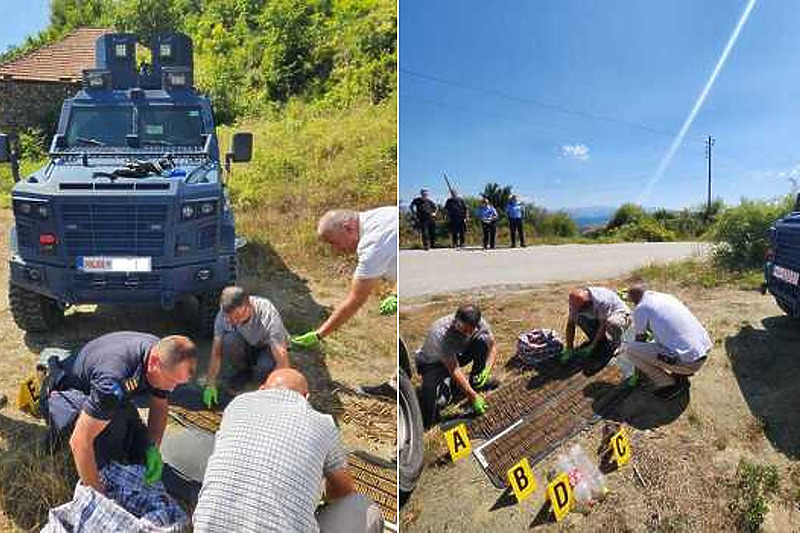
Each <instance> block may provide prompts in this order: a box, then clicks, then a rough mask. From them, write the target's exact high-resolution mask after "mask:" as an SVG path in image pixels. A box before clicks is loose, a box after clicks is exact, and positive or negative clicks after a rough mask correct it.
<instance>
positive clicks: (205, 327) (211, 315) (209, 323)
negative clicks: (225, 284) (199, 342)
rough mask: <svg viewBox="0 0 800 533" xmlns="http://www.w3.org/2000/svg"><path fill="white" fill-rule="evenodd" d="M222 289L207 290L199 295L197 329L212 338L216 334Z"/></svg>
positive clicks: (202, 335)
mask: <svg viewBox="0 0 800 533" xmlns="http://www.w3.org/2000/svg"><path fill="white" fill-rule="evenodd" d="M219 296H220V291H213V292H206V293H203V294H200V295H198V296H197V331H198V333H200V336H201V337H203V338H206V339H210V338H211V337H212V335H213V334H214V320H216V318H217V313H218V312H219Z"/></svg>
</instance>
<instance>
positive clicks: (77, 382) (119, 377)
mask: <svg viewBox="0 0 800 533" xmlns="http://www.w3.org/2000/svg"><path fill="white" fill-rule="evenodd" d="M158 341H159V339H158V337H156V336H154V335H150V334H147V333H137V332H135V331H119V332H116V333H109V334H107V335H103V336H102V337H98V338H96V339H94V340H93V341H91V342H89V343H87V344H86V345H85V346H84V347H83V348H81V350H80V351H79V352H78V354H77V355H76V356H75V357H74V358H72V359H67V361H65V363H64V365H63V366H64V371H65V377H64V379H63V380H62V383H61V385H60V387H59V388H60V389H62V390H67V389H77V390H80V391H81V392H83V393H85V394H86V395H87V396H88V399H87V400H86V403H84V405H83V411H84V412H85V413H86V414H88V415H89V416H91V417H93V418H97V419H99V420H111V418H112V417H113V416H114V413H115V412H116V411H117V409H118V408H119V407H120V406H121V405H123V404H125V402H128V401H130V400H131V399H132V398H134V397H137V396H140V395H149V394H152V395H153V396H156V397H158V398H166V397H167V395H168V392H167V391H165V390H161V389H156V388H154V387H153V386H152V385H150V383H148V381H147V373H146V370H147V357H148V355H149V354H150V350H151V349H152V348H153V346H155V345H156V344H157V343H158Z"/></svg>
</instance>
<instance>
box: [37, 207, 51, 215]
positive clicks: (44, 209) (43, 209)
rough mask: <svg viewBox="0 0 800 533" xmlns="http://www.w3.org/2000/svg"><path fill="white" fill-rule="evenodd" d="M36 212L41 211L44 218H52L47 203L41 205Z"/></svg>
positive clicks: (40, 213)
mask: <svg viewBox="0 0 800 533" xmlns="http://www.w3.org/2000/svg"><path fill="white" fill-rule="evenodd" d="M36 212H37V213H39V216H40V217H42V218H50V208H49V207H47V206H46V205H40V206H39V208H38V209H37V210H36Z"/></svg>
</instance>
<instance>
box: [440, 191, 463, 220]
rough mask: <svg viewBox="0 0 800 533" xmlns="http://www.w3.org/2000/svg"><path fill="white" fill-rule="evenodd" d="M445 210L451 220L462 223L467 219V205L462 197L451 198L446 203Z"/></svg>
mask: <svg viewBox="0 0 800 533" xmlns="http://www.w3.org/2000/svg"><path fill="white" fill-rule="evenodd" d="M444 210H445V211H447V217H448V218H449V219H450V220H454V221H462V220H464V219H465V218H467V203H466V202H465V201H464V199H463V198H461V197H460V196H451V197H450V198H448V199H447V201H446V202H445V203H444Z"/></svg>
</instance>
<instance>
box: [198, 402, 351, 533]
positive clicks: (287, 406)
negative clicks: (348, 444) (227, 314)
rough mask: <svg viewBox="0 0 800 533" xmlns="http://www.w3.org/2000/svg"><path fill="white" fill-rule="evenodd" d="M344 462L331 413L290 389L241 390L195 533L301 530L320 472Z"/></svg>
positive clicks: (310, 524) (227, 418) (229, 412)
mask: <svg viewBox="0 0 800 533" xmlns="http://www.w3.org/2000/svg"><path fill="white" fill-rule="evenodd" d="M346 466H347V456H346V454H345V451H344V449H343V448H342V445H341V442H340V439H339V432H338V430H337V429H336V425H335V424H334V422H333V419H332V418H331V416H330V415H324V414H322V413H319V412H317V411H315V410H314V409H313V408H312V407H311V406H310V405H309V404H308V402H307V401H306V400H305V399H304V398H303V397H302V396H301V395H299V394H298V393H296V392H294V391H290V390H283V389H280V390H279V389H271V390H258V391H254V392H247V393H244V394H240V395H239V396H237V397H236V398H234V400H233V401H232V402H231V403H230V404H229V405H228V407H227V408H225V413H224V414H223V417H222V425H221V426H220V429H219V431H218V432H217V435H216V441H215V443H214V453H213V454H212V455H211V457H210V458H209V461H208V467H207V468H206V471H205V475H204V477H203V488H202V489H201V491H200V495H199V497H198V501H197V507H196V508H195V512H194V518H193V519H194V530H195V531H198V532H205V531H208V532H220V533H228V532H229V531H237V532H242V533H247V532H253V533H255V532H259V533H260V532H265V531H274V532H281V533H284V532H285V533H293V532H297V533H306V532H309V531H312V532H313V531H318V530H319V529H318V526H317V521H316V520H315V518H314V511H315V509H316V507H317V504H318V503H319V497H320V488H321V483H322V480H323V477H324V476H325V475H327V474H330V473H331V472H333V471H335V470H341V469H343V468H345V467H346Z"/></svg>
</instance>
